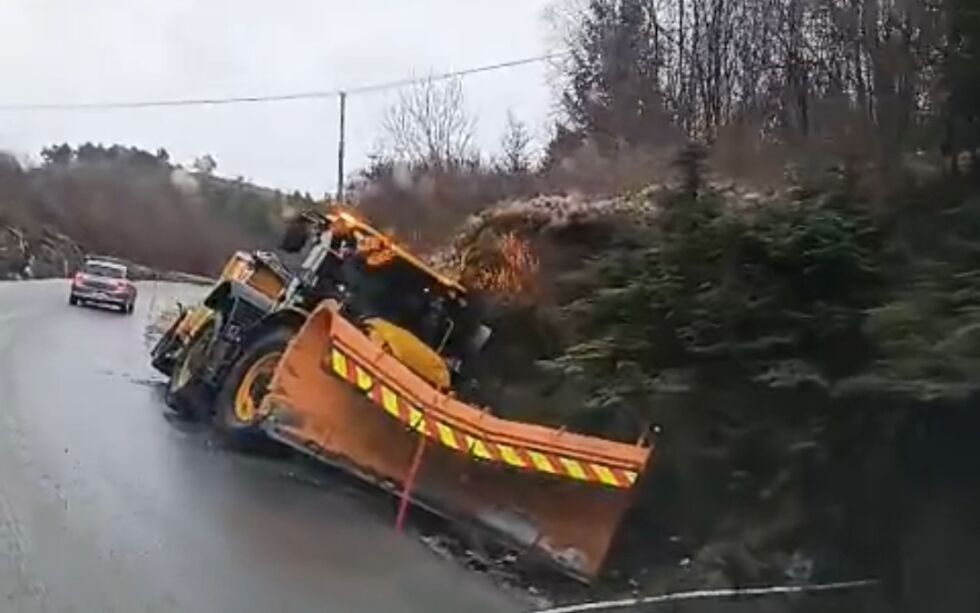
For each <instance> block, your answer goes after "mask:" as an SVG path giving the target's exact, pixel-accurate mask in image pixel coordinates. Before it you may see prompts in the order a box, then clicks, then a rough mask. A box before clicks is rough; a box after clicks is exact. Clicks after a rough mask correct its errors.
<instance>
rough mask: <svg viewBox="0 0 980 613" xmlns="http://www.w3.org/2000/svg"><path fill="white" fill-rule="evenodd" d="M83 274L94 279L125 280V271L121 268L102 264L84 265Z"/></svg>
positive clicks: (91, 263)
mask: <svg viewBox="0 0 980 613" xmlns="http://www.w3.org/2000/svg"><path fill="white" fill-rule="evenodd" d="M84 272H85V274H87V275H92V276H95V277H109V278H110V279H125V278H126V269H125V268H123V267H121V266H114V265H112V264H104V263H102V262H88V263H87V264H85V271H84Z"/></svg>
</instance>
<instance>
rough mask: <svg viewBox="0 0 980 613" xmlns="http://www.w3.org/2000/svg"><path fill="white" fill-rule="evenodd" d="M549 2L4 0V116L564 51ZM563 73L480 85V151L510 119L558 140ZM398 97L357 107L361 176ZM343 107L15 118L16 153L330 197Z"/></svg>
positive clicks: (352, 125) (351, 127)
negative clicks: (209, 163) (191, 165)
mask: <svg viewBox="0 0 980 613" xmlns="http://www.w3.org/2000/svg"><path fill="white" fill-rule="evenodd" d="M547 4H548V0H275V1H269V0H165V1H161V0H0V105H2V104H17V103H33V102H41V103H44V102H88V101H101V100H131V99H159V98H180V97H208V96H226V95H252V94H268V93H282V92H291V91H308V90H321V89H333V88H339V87H350V86H354V85H358V84H365V83H375V82H384V81H388V80H397V79H401V78H405V77H408V76H412V75H417V76H424V75H426V74H431V73H433V72H436V73H438V72H443V71H447V70H457V69H462V68H468V67H471V66H480V65H485V64H492V63H496V62H501V61H507V60H512V59H519V58H524V57H530V56H535V55H539V54H543V53H547V52H548V48H547V35H546V31H547V28H546V26H545V23H544V20H543V18H542V15H543V10H544V7H545V6H546V5H547ZM546 72H547V68H546V66H543V65H531V66H523V67H519V68H513V69H509V70H505V71H499V72H495V73H489V74H483V75H477V76H474V77H471V78H469V79H467V80H466V81H465V82H464V88H465V92H466V95H467V98H468V101H469V103H470V107H471V109H472V111H473V112H474V113H475V114H476V116H477V119H478V140H479V143H480V144H481V145H482V147H483V148H485V149H493V148H495V147H496V146H497V144H498V141H499V135H500V132H501V130H502V127H503V124H504V121H505V117H506V113H507V111H508V109H511V110H513V111H514V112H515V114H517V115H518V116H519V117H520V118H522V119H523V120H525V121H527V122H528V123H529V124H531V125H532V126H534V127H535V128H536V129H539V130H541V131H542V132H543V130H544V126H545V124H546V123H547V118H548V116H549V113H550V109H551V101H550V94H549V89H548V87H547V84H546V78H545V75H546ZM395 96H396V94H395V93H394V92H390V93H385V94H370V95H365V96H360V97H356V98H352V99H351V100H350V102H349V119H348V122H349V124H348V143H349V156H348V169H351V168H356V167H358V166H359V165H361V164H363V163H364V161H365V160H366V156H367V154H368V153H369V152H370V151H371V150H372V149H373V148H374V147H375V145H376V144H377V142H378V138H379V136H380V134H379V131H378V125H379V123H380V118H381V116H382V114H383V111H384V108H385V107H386V106H387V105H388V104H390V103H391V102H392V100H393V99H394V98H395ZM336 124H337V105H336V102H335V101H334V100H313V101H297V102H282V103H275V104H262V105H241V106H220V107H206V108H186V107H183V108H164V109H141V110H113V111H82V112H74V113H68V112H61V111H58V112H43V113H42V112H35V113H23V112H18V113H9V112H0V149H5V150H8V151H13V152H15V153H17V154H27V153H32V154H36V153H37V151H38V150H40V148H41V147H43V146H45V145H47V144H50V143H54V142H69V143H73V144H77V143H81V142H85V141H92V142H102V143H106V144H110V143H121V144H129V145H137V146H140V147H143V148H146V149H156V148H157V147H166V148H167V149H168V150H169V151H170V152H171V156H172V158H173V159H174V160H175V161H178V162H189V161H190V160H192V159H193V158H194V157H195V156H197V155H201V154H204V153H211V154H212V155H214V157H215V158H216V159H217V160H218V173H219V174H224V175H228V176H237V175H242V176H245V177H246V178H249V179H251V180H254V181H256V182H259V183H262V184H265V185H271V186H275V187H280V188H283V189H289V190H292V189H300V190H304V191H307V190H308V191H310V192H312V193H313V194H314V195H317V196H319V195H322V193H323V192H324V191H325V190H332V189H333V186H334V185H335V183H336V165H337V152H336V149H337V144H336V140H337V125H336Z"/></svg>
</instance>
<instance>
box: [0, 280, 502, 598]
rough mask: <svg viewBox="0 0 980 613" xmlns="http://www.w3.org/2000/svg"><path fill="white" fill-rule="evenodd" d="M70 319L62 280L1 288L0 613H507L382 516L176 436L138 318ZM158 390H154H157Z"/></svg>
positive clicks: (206, 439) (381, 509) (193, 435)
mask: <svg viewBox="0 0 980 613" xmlns="http://www.w3.org/2000/svg"><path fill="white" fill-rule="evenodd" d="M194 291H195V290H190V289H188V288H181V287H179V286H166V285H161V286H160V287H158V288H157V290H156V296H155V300H154V291H153V286H152V285H143V286H142V287H141V297H140V304H139V305H138V309H137V312H136V314H135V315H134V316H131V317H125V316H122V315H119V314H116V313H113V312H107V311H99V310H94V309H86V308H72V307H69V306H68V304H67V283H66V282H65V281H50V282H31V283H0V611H2V612H8V611H9V612H16V613H20V612H25V613H33V612H35V611H37V612H62V611H73V612H74V611H77V612H89V611H93V612H102V611H106V612H109V611H118V612H124V613H136V612H166V611H192V612H210V611H234V612H236V613H246V612H251V611H261V612H272V611H277V612H278V611H282V612H286V611H320V612H328V613H329V612H335V611H336V612H348V611H349V612H367V611H370V612H379V611H381V612H387V611H391V612H401V611H406V612H407V611H419V612H423V611H424V612H435V611H440V612H441V611H465V612H468V613H479V612H482V611H487V612H491V611H493V612H496V611H515V610H519V609H520V608H521V607H520V606H519V605H518V604H516V603H515V602H513V601H511V600H509V599H508V597H507V596H505V595H503V594H501V593H500V592H499V591H497V590H496V589H495V588H494V587H492V586H491V585H490V584H489V583H488V582H486V581H484V580H483V578H481V577H480V576H478V575H474V574H471V573H467V572H466V571H463V570H460V569H459V568H457V567H456V566H454V565H453V564H451V563H449V562H446V561H443V560H441V559H439V558H438V557H436V556H435V555H434V554H432V553H431V552H430V551H428V550H427V549H426V548H425V547H424V546H423V545H421V544H420V543H419V542H418V541H417V540H415V539H413V538H411V537H408V536H399V535H396V534H395V533H394V532H393V530H392V529H391V515H390V509H389V508H388V506H386V503H380V504H379V503H378V501H377V500H374V499H373V498H370V497H368V498H369V499H365V496H364V495H363V494H362V495H357V494H352V490H351V488H350V487H349V485H342V484H338V485H337V486H336V487H333V486H331V483H330V481H329V479H328V480H327V482H326V483H321V484H320V485H312V484H311V483H310V482H308V481H307V480H304V479H296V478H291V475H295V474H296V473H295V472H294V471H295V470H296V469H295V468H294V466H293V465H292V464H290V463H287V462H284V461H276V460H271V459H261V458H249V457H244V456H239V455H236V454H232V453H230V452H227V451H225V450H223V449H221V448H220V446H216V445H214V444H213V441H212V440H211V438H210V436H209V434H208V433H207V431H206V430H204V429H202V428H200V427H194V426H189V425H187V424H180V423H179V422H175V420H173V419H172V418H168V412H167V410H166V409H165V408H164V406H163V403H162V402H161V400H160V392H159V384H158V382H159V377H158V376H156V375H155V373H153V372H152V370H151V369H150V368H149V366H148V364H147V348H146V341H145V340H144V336H143V335H144V327H145V325H146V322H147V320H148V309H150V308H151V307H152V308H157V309H158V308H159V306H160V305H162V304H166V303H172V302H173V299H174V297H175V296H176V295H178V294H181V293H183V294H191V295H193V293H194ZM155 382H156V383H155Z"/></svg>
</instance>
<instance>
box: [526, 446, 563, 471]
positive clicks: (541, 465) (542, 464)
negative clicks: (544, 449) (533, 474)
mask: <svg viewBox="0 0 980 613" xmlns="http://www.w3.org/2000/svg"><path fill="white" fill-rule="evenodd" d="M527 455H529V456H531V461H532V462H534V467H535V468H537V469H538V470H540V471H542V472H546V473H551V474H555V473H557V472H558V470H557V468H556V467H555V466H553V465H552V463H551V461H550V460H549V459H548V456H546V455H544V454H543V453H538V452H537V451H531V450H528V452H527Z"/></svg>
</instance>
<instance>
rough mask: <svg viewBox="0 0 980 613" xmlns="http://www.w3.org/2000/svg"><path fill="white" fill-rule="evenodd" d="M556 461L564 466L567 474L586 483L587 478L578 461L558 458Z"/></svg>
mask: <svg viewBox="0 0 980 613" xmlns="http://www.w3.org/2000/svg"><path fill="white" fill-rule="evenodd" d="M558 460H559V461H560V462H561V463H562V464H563V465H564V466H565V470H567V471H568V474H569V475H571V476H573V477H575V478H576V479H578V480H579V481H587V480H588V477H587V476H586V475H585V469H584V468H582V465H581V464H579V463H578V461H576V460H573V459H571V458H558Z"/></svg>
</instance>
